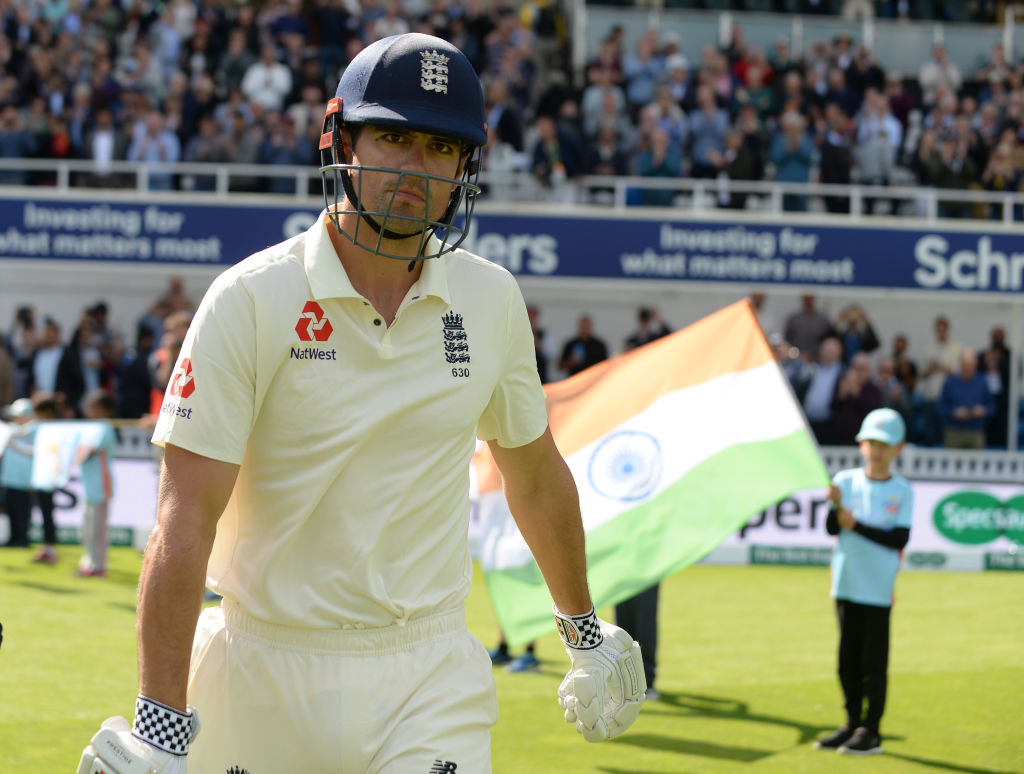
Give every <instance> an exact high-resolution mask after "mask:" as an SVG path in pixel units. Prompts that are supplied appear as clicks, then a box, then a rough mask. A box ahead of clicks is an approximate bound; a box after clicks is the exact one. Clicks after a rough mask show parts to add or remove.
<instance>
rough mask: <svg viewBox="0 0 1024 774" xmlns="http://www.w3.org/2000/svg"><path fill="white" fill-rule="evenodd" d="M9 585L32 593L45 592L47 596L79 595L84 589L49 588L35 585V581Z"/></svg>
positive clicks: (23, 581)
mask: <svg viewBox="0 0 1024 774" xmlns="http://www.w3.org/2000/svg"><path fill="white" fill-rule="evenodd" d="M11 585H13V586H21V587H22V588H26V589H32V590H34V591H45V592H47V593H48V594H81V593H82V592H83V591H85V589H78V588H75V587H73V586H51V585H50V584H49V583H37V582H35V581H27V580H18V581H12V583H11Z"/></svg>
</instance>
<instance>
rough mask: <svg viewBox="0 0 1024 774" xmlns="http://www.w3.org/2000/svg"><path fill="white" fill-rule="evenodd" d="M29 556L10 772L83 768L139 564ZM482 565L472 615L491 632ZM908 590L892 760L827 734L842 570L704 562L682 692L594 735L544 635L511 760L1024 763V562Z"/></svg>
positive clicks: (18, 598) (9, 717)
mask: <svg viewBox="0 0 1024 774" xmlns="http://www.w3.org/2000/svg"><path fill="white" fill-rule="evenodd" d="M30 556H31V554H30V552H29V551H27V550H20V549H2V550H0V621H2V623H3V625H4V642H3V647H2V648H0V772H4V774H15V773H17V774H22V773H25V774H61V773H68V772H73V771H74V770H75V766H76V765H77V762H78V756H79V753H80V751H81V748H82V747H83V746H84V745H85V743H86V742H87V741H88V739H89V738H90V737H91V735H92V734H93V733H94V732H95V731H96V729H97V728H98V726H99V723H100V721H101V720H102V719H103V718H104V717H106V716H107V715H111V714H129V713H130V712H131V711H132V705H133V699H134V696H135V635H134V626H135V584H136V579H137V575H138V570H139V561H140V560H139V555H138V554H137V553H136V552H134V551H132V550H131V549H127V548H124V549H114V550H113V552H112V556H111V573H110V577H109V578H107V579H105V580H99V579H77V578H73V577H71V571H72V569H73V568H74V564H75V561H76V560H77V548H76V547H74V546H65V547H63V549H62V553H61V561H60V563H59V564H58V565H56V566H54V567H46V566H36V565H32V564H31V563H30V562H29V559H30ZM479 580H480V579H479V577H478V583H477V584H476V585H475V587H474V589H473V593H472V596H471V597H470V600H469V620H470V626H471V628H472V629H473V631H474V633H476V634H477V635H478V636H479V637H480V638H481V639H482V640H483V641H484V643H485V644H487V645H491V644H493V639H494V630H495V624H494V616H493V613H492V612H491V609H490V604H489V602H488V599H487V596H486V592H485V590H484V586H483V583H482V582H479ZM897 595H898V600H897V606H896V609H895V611H894V614H893V633H892V640H893V642H892V651H891V660H890V681H889V705H888V708H887V711H886V714H885V718H884V720H883V729H882V731H883V735H884V736H885V747H886V751H887V754H886V755H883V756H877V757H872V758H870V759H863V758H845V757H842V756H838V755H836V754H835V753H823V752H818V751H816V750H814V749H813V748H812V746H811V742H812V740H813V739H814V738H815V737H816V736H818V735H819V734H821V733H822V732H823V731H826V730H830V729H831V728H832V727H834V726H835V725H836V723H837V722H838V721H839V720H840V718H841V710H840V703H841V702H840V695H839V687H838V684H837V681H836V678H835V675H834V665H835V646H836V631H835V619H834V616H833V612H832V606H831V602H830V600H829V599H828V571H827V570H826V569H823V568H792V567H764V566H757V567H712V566H704V565H700V566H696V567H692V568H690V569H688V570H685V571H684V572H682V573H680V574H678V575H676V576H675V577H673V578H671V579H669V580H667V581H666V582H665V584H664V586H663V590H662V597H661V599H662V601H661V614H660V615H661V642H662V645H661V649H660V653H659V655H660V660H661V668H660V671H659V679H658V688H659V689H660V690H661V691H662V693H663V695H664V700H663V701H661V702H655V703H650V704H648V705H647V706H646V707H645V708H644V710H643V712H642V713H641V715H640V719H639V720H638V721H637V723H636V725H634V726H633V728H632V729H630V731H628V732H627V733H626V734H625V735H624V736H622V737H621V738H620V739H617V740H615V741H613V742H606V743H603V744H599V745H591V744H588V743H586V742H584V741H583V739H582V738H580V737H578V735H577V734H576V732H575V731H574V730H573V729H572V728H571V727H570V726H568V725H567V724H565V723H564V721H563V720H562V718H561V710H560V709H559V707H558V705H557V702H556V700H555V692H556V690H557V688H558V683H559V682H560V680H561V678H562V676H563V675H564V672H565V669H566V667H567V657H566V656H565V655H564V653H563V651H562V650H561V648H560V647H559V646H558V641H557V638H556V637H555V636H554V635H552V636H549V637H546V638H545V639H543V640H541V641H540V643H539V646H538V653H539V655H540V657H541V659H542V661H543V667H542V670H541V671H540V672H539V673H535V674H522V675H510V674H508V673H506V672H505V671H504V670H501V669H499V670H496V677H497V681H498V697H499V701H500V707H501V715H500V719H499V721H498V725H497V726H496V728H495V729H494V734H493V740H494V771H495V772H496V774H515V773H518V772H524V773H529V774H547V773H548V772H551V773H554V772H559V774H561V773H562V772H573V773H579V774H596V773H597V772H604V773H608V774H655V772H657V773H658V774H662V773H665V774H669V773H671V774H687V773H690V772H752V773H754V772H757V773H758V774H761V773H762V772H765V773H767V772H772V773H773V774H799V773H800V772H867V771H870V772H872V774H888V773H896V772H898V773H900V774H903V773H904V772H906V773H907V774H912V773H914V772H932V773H934V772H969V773H970V774H997V773H998V774H1005V773H1008V772H1017V773H1019V772H1024V727H1022V721H1024V575H1022V574H1019V573H999V572H988V573H977V574H974V573H941V572H905V573H902V574H901V576H900V578H899V580H898V582H897ZM283 743H285V744H287V743H288V742H287V741H285V740H283ZM253 774H299V773H292V772H253ZM301 774H307V773H306V772H302V773H301ZM308 774H312V773H308ZM410 774H420V773H419V772H410Z"/></svg>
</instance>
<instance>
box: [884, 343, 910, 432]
mask: <svg viewBox="0 0 1024 774" xmlns="http://www.w3.org/2000/svg"><path fill="white" fill-rule="evenodd" d="M875 385H876V386H877V387H878V390H879V392H880V393H881V394H882V406H883V407H884V408H890V409H892V410H893V411H896V412H898V413H899V415H900V416H901V417H903V421H904V422H905V423H906V424H907V426H908V427H909V426H910V420H911V416H912V406H911V402H910V394H909V393H908V392H907V388H906V386H905V385H904V384H903V382H901V381H900V380H899V379H898V378H897V377H896V361H895V360H893V359H892V358H891V357H888V356H886V357H883V358H881V359H880V360H879V361H878V369H877V373H876V376H875Z"/></svg>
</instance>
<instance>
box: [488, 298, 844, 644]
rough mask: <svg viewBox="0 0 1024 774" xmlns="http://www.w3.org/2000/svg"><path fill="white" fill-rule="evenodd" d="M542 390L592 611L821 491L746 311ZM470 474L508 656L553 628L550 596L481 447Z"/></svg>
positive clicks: (800, 424) (818, 470) (787, 393)
mask: <svg viewBox="0 0 1024 774" xmlns="http://www.w3.org/2000/svg"><path fill="white" fill-rule="evenodd" d="M545 391H546V392H547V398H548V417H549V421H550V424H551V431H552V433H553V435H554V438H555V441H556V443H557V444H558V447H559V449H560V450H561V452H562V455H563V456H564V457H565V459H566V461H567V462H568V464H569V467H570V469H571V470H572V473H573V476H574V477H575V479H576V486H577V488H578V489H579V493H580V506H581V509H582V513H583V526H584V529H585V531H586V536H587V565H588V575H589V580H590V589H591V594H592V595H593V598H594V604H595V606H596V607H598V608H600V607H605V606H607V605H611V604H614V603H616V602H620V601H622V600H623V599H628V598H629V597H631V596H633V595H634V594H636V593H638V592H640V591H643V590H644V589H646V588H649V587H650V586H652V585H654V584H655V583H657V582H658V581H660V580H661V579H662V578H664V577H666V576H668V575H671V574H672V573H674V572H676V571H678V570H681V569H682V568H684V567H687V566H689V565H690V564H692V563H693V562H695V561H697V560H698V559H700V558H701V557H702V556H704V555H705V554H706V553H708V552H709V551H710V550H711V549H713V548H714V547H715V546H717V545H718V544H719V543H721V542H722V541H723V540H724V539H725V538H726V537H728V536H729V535H730V534H731V533H732V532H733V531H735V530H736V529H738V528H739V527H740V526H742V525H743V524H744V523H745V522H746V521H747V519H748V518H749V517H750V516H751V515H753V514H754V513H757V512H758V511H761V510H763V509H764V508H766V507H768V506H769V505H771V504H772V503H774V502H777V501H778V500H780V499H782V498H784V497H786V496H788V495H790V494H792V493H793V492H795V491H797V490H800V489H807V488H812V487H820V486H827V485H828V481H829V477H828V473H827V472H826V470H825V468H824V466H823V465H822V462H821V458H820V456H819V454H818V449H817V446H816V445H815V442H814V440H813V438H812V437H811V435H810V433H809V432H808V429H807V425H806V423H805V421H804V418H803V415H802V413H801V411H800V407H799V406H798V405H797V403H796V400H795V399H794V397H793V393H792V391H791V390H790V388H789V385H788V383H787V381H786V378H785V376H784V375H783V374H782V372H781V371H780V369H779V368H778V366H777V365H776V363H775V359H774V358H773V356H772V352H771V349H770V347H769V345H768V342H767V341H766V340H765V338H764V335H763V334H762V332H761V329H760V326H759V325H758V323H757V319H756V317H755V316H754V312H753V310H752V308H751V307H750V304H749V303H748V302H747V301H741V302H739V303H736V304H733V305H731V306H728V307H726V308H725V309H722V310H720V311H718V312H716V313H715V314H712V315H710V316H709V317H706V318H704V319H703V320H700V321H699V322H697V323H695V324H693V325H691V326H689V327H687V328H685V329H683V330H681V331H678V332H676V333H674V334H671V335H669V336H666V337H664V338H662V339H658V340H657V341H654V342H652V343H650V344H648V345H646V346H644V347H641V348H639V349H636V350H633V351H632V352H629V353H626V354H624V355H621V356H619V357H616V358H613V359H611V360H606V361H605V362H603V363H599V364H598V365H596V366H593V367H592V368H588V369H587V370H586V371H583V372H581V373H579V374H576V375H575V376H573V377H571V378H569V379H566V380H565V381H562V382H556V383H553V384H549V385H546V386H545ZM474 466H475V469H476V480H477V486H478V487H479V492H480V499H479V505H478V507H479V518H480V530H481V552H480V559H481V563H482V565H483V569H484V571H485V573H486V581H487V587H488V591H489V592H490V595H491V599H492V602H493V604H494V608H495V611H496V613H497V616H498V620H499V622H500V624H501V627H502V629H503V631H504V633H505V636H506V638H507V639H508V641H509V642H510V643H511V644H513V645H517V644H520V643H522V642H527V641H529V640H531V639H534V638H535V637H537V636H540V635H543V634H546V633H548V632H549V631H550V630H551V597H550V595H549V594H548V591H547V587H546V586H545V585H544V580H543V578H542V577H541V573H540V569H539V568H538V567H537V564H536V562H535V561H534V559H533V556H532V555H531V554H530V550H529V548H527V545H526V542H525V541H524V540H523V537H522V535H520V534H519V531H518V529H517V528H516V526H515V522H514V521H513V520H512V517H511V514H510V513H509V510H508V505H507V504H506V502H505V497H504V495H503V493H502V490H501V476H500V474H499V473H498V471H497V469H496V467H495V465H494V462H493V460H492V459H491V457H490V455H489V453H488V451H487V448H486V446H482V448H481V450H480V451H479V452H478V453H477V455H476V457H475V458H474Z"/></svg>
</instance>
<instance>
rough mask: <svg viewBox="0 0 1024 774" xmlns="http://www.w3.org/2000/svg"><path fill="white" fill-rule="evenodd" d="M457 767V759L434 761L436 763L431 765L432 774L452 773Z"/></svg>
mask: <svg viewBox="0 0 1024 774" xmlns="http://www.w3.org/2000/svg"><path fill="white" fill-rule="evenodd" d="M457 768H459V766H458V764H457V763H455V761H434V765H433V766H431V767H430V774H452V772H453V771H455V769H457Z"/></svg>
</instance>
